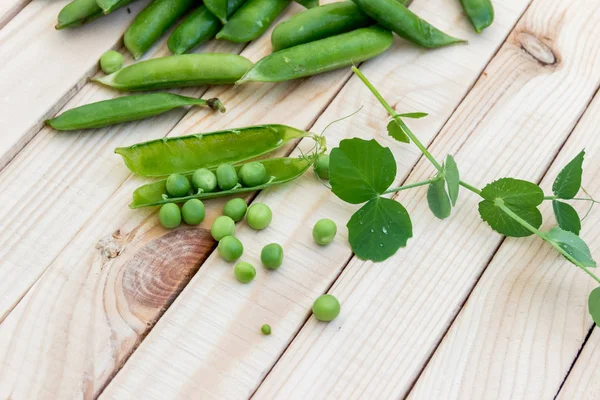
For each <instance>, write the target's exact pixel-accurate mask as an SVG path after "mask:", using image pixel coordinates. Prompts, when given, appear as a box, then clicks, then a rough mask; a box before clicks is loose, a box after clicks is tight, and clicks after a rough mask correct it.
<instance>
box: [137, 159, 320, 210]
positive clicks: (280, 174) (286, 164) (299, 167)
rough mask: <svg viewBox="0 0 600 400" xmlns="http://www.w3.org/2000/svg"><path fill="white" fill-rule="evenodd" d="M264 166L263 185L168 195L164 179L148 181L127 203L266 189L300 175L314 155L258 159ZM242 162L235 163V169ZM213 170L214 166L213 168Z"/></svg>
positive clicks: (150, 203)
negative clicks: (179, 195) (266, 179)
mask: <svg viewBox="0 0 600 400" xmlns="http://www.w3.org/2000/svg"><path fill="white" fill-rule="evenodd" d="M258 162H260V163H261V164H262V165H264V166H265V169H266V171H267V175H268V176H269V177H270V179H269V181H268V182H267V183H265V184H264V185H259V186H253V187H237V188H234V189H232V190H224V191H220V192H202V193H196V194H192V195H189V196H185V197H171V198H170V197H168V195H167V188H166V182H167V180H166V179H163V180H160V181H156V182H153V183H149V184H147V185H143V186H140V187H139V188H137V189H136V190H135V191H134V192H133V201H132V202H131V204H130V205H129V207H131V208H140V207H148V206H159V205H162V204H166V203H183V202H186V201H188V200H190V199H200V200H207V199H214V198H217V197H226V196H233V195H236V194H240V193H248V192H253V191H256V190H262V189H266V188H268V187H271V186H276V185H281V184H282V183H286V182H289V181H292V180H294V179H296V178H298V177H300V176H301V175H302V174H304V172H306V170H307V169H308V168H309V167H310V166H311V165H312V164H313V163H314V156H308V157H299V158H291V157H284V158H271V159H268V160H261V161H258ZM242 165H243V164H240V165H237V166H236V167H235V168H236V171H239V169H240V168H241V167H242ZM213 170H214V168H213ZM192 175H193V174H187V175H186V177H187V178H188V180H189V181H190V186H191V179H192Z"/></svg>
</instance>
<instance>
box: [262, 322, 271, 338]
mask: <svg viewBox="0 0 600 400" xmlns="http://www.w3.org/2000/svg"><path fill="white" fill-rule="evenodd" d="M260 331H261V332H262V334H263V335H270V334H271V325H269V324H264V325H263V326H261V327H260Z"/></svg>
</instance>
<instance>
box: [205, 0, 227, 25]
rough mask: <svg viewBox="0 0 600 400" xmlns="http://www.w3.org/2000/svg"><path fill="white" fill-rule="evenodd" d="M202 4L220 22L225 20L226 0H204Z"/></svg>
mask: <svg viewBox="0 0 600 400" xmlns="http://www.w3.org/2000/svg"><path fill="white" fill-rule="evenodd" d="M204 5H205V6H206V8H208V10H209V11H210V12H211V13H213V14H214V15H215V17H217V18H219V20H220V21H221V22H222V23H226V22H227V0H204Z"/></svg>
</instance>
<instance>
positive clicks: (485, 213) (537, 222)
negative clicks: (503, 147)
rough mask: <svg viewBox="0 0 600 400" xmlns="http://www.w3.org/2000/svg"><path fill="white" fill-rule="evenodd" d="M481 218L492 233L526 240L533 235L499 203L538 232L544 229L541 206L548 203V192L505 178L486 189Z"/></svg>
mask: <svg viewBox="0 0 600 400" xmlns="http://www.w3.org/2000/svg"><path fill="white" fill-rule="evenodd" d="M481 196H482V197H483V198H484V200H483V201H481V202H480V203H479V215H481V218H482V219H483V220H484V221H485V222H487V223H488V224H489V225H490V226H491V227H492V229H494V230H495V231H496V232H499V233H501V234H503V235H506V236H512V237H525V236H530V235H532V234H533V233H532V232H531V231H530V230H529V229H527V228H525V227H524V226H523V225H521V224H520V223H519V222H518V221H516V220H515V219H513V218H512V217H511V216H510V215H508V214H507V213H505V212H504V211H502V209H501V208H500V207H498V206H497V205H496V201H502V203H503V204H504V205H505V206H506V207H508V208H509V209H510V210H511V211H512V212H514V213H515V214H517V215H518V216H519V217H520V218H522V219H524V220H525V221H527V222H528V223H529V224H530V225H532V226H534V227H535V228H539V227H540V226H541V225H542V214H541V213H540V211H539V210H538V208H537V206H538V205H540V204H541V203H542V202H543V201H544V192H543V191H542V189H541V188H540V187H539V186H538V185H536V184H535V183H531V182H527V181H523V180H520V179H514V178H502V179H498V180H497V181H495V182H492V183H490V184H488V185H486V186H485V187H484V188H483V190H482V191H481Z"/></svg>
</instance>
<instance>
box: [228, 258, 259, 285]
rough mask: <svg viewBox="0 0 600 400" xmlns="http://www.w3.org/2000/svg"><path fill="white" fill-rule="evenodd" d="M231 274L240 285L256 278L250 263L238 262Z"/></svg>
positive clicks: (254, 270)
mask: <svg viewBox="0 0 600 400" xmlns="http://www.w3.org/2000/svg"><path fill="white" fill-rule="evenodd" d="M233 274H234V275H235V277H236V278H237V280H238V281H240V282H242V283H248V282H251V281H252V280H253V279H254V277H255V276H256V269H255V268H254V266H253V265H252V264H250V263H247V262H245V261H240V262H239V263H237V264H236V265H235V268H233Z"/></svg>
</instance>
